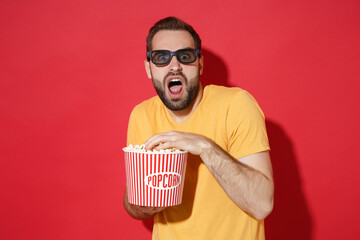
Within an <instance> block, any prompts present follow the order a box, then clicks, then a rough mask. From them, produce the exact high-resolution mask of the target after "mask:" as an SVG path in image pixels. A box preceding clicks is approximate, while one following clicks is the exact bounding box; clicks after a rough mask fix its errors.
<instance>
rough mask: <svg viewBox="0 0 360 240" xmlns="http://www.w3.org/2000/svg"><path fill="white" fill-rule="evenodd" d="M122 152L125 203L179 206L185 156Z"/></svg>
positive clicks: (180, 154)
mask: <svg viewBox="0 0 360 240" xmlns="http://www.w3.org/2000/svg"><path fill="white" fill-rule="evenodd" d="M123 151H124V152H125V169H126V186H127V191H128V201H129V203H131V204H134V205H139V206H148V207H167V206H175V205H179V204H181V200H182V193H183V187H184V179H185V169H186V160H187V155H188V153H187V152H185V151H180V152H165V153H162V152H136V151H133V150H130V151H129V150H126V149H123Z"/></svg>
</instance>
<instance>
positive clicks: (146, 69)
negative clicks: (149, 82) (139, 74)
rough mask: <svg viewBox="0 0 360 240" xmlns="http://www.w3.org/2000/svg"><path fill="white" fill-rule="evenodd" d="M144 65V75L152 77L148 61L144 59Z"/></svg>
mask: <svg viewBox="0 0 360 240" xmlns="http://www.w3.org/2000/svg"><path fill="white" fill-rule="evenodd" d="M144 65H145V71H146V75H147V76H148V78H149V79H152V77H151V70H150V62H149V61H147V60H145V61H144Z"/></svg>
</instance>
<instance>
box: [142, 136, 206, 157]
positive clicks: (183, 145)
mask: <svg viewBox="0 0 360 240" xmlns="http://www.w3.org/2000/svg"><path fill="white" fill-rule="evenodd" d="M211 146H212V141H211V140H210V139H208V138H206V137H204V136H200V135H196V134H192V133H184V132H176V131H170V132H166V133H160V134H157V135H154V136H153V137H151V138H150V139H149V140H147V141H146V143H145V148H146V150H149V149H153V148H155V149H156V150H161V149H167V148H173V147H174V148H177V149H181V150H184V151H188V152H189V153H192V154H194V155H200V154H201V153H202V152H203V151H205V150H206V149H207V148H211Z"/></svg>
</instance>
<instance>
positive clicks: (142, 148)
mask: <svg viewBox="0 0 360 240" xmlns="http://www.w3.org/2000/svg"><path fill="white" fill-rule="evenodd" d="M124 150H125V151H129V152H149V153H151V152H152V153H154V152H155V153H173V152H181V150H180V149H177V148H168V149H160V150H156V149H155V148H154V149H152V150H146V149H145V144H141V145H133V144H129V146H127V147H125V148H124Z"/></svg>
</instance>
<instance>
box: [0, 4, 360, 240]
mask: <svg viewBox="0 0 360 240" xmlns="http://www.w3.org/2000/svg"><path fill="white" fill-rule="evenodd" d="M359 10H360V4H359V2H358V1H356V0H348V1H346V0H341V1H340V0H337V1H336V0H331V1H330V0H327V1H325V0H323V1H313V0H304V1H287V0H274V1H260V0H240V1H235V0H233V1H230V0H226V1H212V0H208V1H205V0H202V1H198V2H194V1H192V0H185V1H180V2H179V1H165V0H162V1H143V2H141V1H126V2H125V1H118V0H103V1H94V0H86V1H85V0H77V1H73V0H72V1H45V0H43V1H40V0H38V1H25V0H23V1H20V0H19V1H11V0H2V1H1V2H0V36H1V37H0V56H1V57H0V84H1V85H0V100H1V101H0V160H1V162H0V164H1V165H0V239H9V240H10V239H34V240H35V239H36V240H42V239H44V240H48V239H53V240H57V239H67V240H71V239H74V240H75V239H76V240H78V239H87V240H89V239H150V231H149V230H148V228H149V225H150V224H151V223H150V222H144V223H142V222H141V221H136V220H132V219H131V218H130V217H129V216H127V215H126V214H125V212H124V209H123V207H122V194H123V191H124V184H125V175H124V174H125V171H124V164H123V154H122V151H121V148H122V147H123V146H124V145H125V138H126V128H127V121H128V116H129V113H130V111H131V109H132V108H133V107H134V106H135V104H137V103H139V102H141V101H142V100H144V99H146V98H148V97H150V96H153V95H154V94H155V91H154V90H153V88H152V84H151V82H150V81H149V80H148V79H147V77H146V74H145V71H144V67H143V60H144V56H145V37H146V34H147V31H148V29H149V27H150V26H151V25H152V24H153V23H154V22H155V21H156V20H158V19H159V18H161V17H165V16H168V15H176V16H179V17H181V18H183V19H184V20H186V21H188V22H190V23H191V24H192V25H193V26H194V27H195V28H196V29H197V30H198V32H199V34H200V36H201V37H202V40H203V46H204V51H203V53H204V56H205V74H204V78H203V81H204V83H206V84H209V83H216V84H222V85H227V86H238V87H242V88H244V89H247V90H248V91H250V92H251V93H252V94H253V95H254V96H255V97H256V99H257V100H258V102H259V103H260V105H261V106H262V108H263V110H264V112H265V114H266V116H267V127H268V131H269V137H270V143H271V146H272V152H271V154H272V160H273V165H274V171H275V181H276V196H275V197H276V198H275V201H276V203H275V209H274V212H273V213H272V215H271V216H270V217H269V218H268V219H267V221H266V223H267V228H266V231H267V236H268V239H270V240H271V239H276V240H278V239H295V240H304V239H311V240H322V239H353V236H359V235H360V228H359V227H358V224H357V218H358V216H359V214H360V207H359V202H360V193H359V190H358V189H359V188H358V185H359V184H360V180H359V179H360V178H359V174H358V171H359V170H358V169H359V167H360V163H359V157H358V154H357V150H356V149H357V147H358V144H359V140H358V139H359V134H360V128H359V124H358V122H359V120H358V119H359V117H360V113H359V110H358V108H359V100H360V97H359V90H360V79H359V75H360V70H359V69H360V67H359V66H360V48H359V43H360V31H359V29H360V17H359V16H360V14H359Z"/></svg>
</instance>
